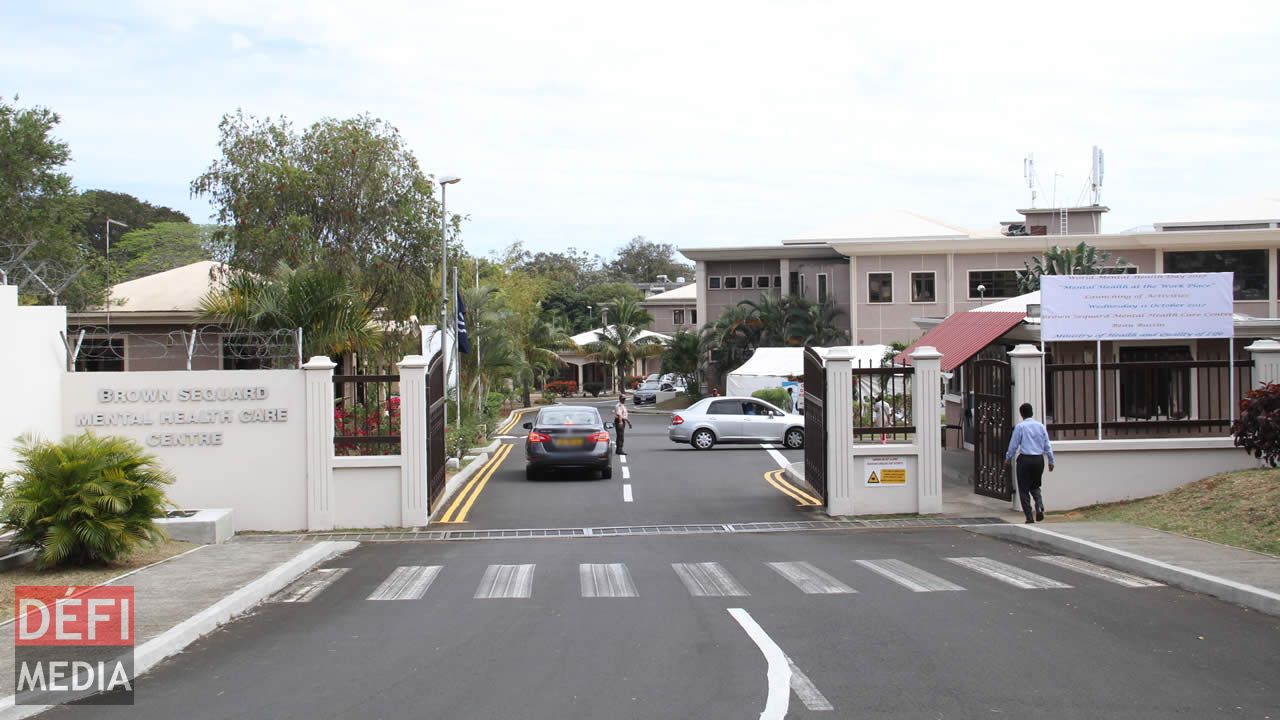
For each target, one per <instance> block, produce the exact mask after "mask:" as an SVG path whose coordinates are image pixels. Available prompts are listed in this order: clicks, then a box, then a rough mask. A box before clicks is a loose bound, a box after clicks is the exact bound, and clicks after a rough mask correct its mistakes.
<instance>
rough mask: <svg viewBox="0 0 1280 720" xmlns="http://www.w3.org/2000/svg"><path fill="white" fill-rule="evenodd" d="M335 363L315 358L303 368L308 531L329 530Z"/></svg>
mask: <svg viewBox="0 0 1280 720" xmlns="http://www.w3.org/2000/svg"><path fill="white" fill-rule="evenodd" d="M335 367H337V363H335V362H334V361H332V360H330V359H329V358H327V357H325V356H323V355H317V356H315V357H313V358H311V359H310V360H308V361H307V364H305V365H303V366H302V370H303V374H304V376H305V378H306V398H307V415H306V423H307V425H306V432H307V529H308V530H332V529H333V526H334V512H333V369H334V368H335Z"/></svg>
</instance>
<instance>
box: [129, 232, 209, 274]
mask: <svg viewBox="0 0 1280 720" xmlns="http://www.w3.org/2000/svg"><path fill="white" fill-rule="evenodd" d="M212 237H213V226H211V225H193V224H192V223H184V222H162V223H156V224H154V225H151V226H150V227H145V228H142V229H141V230H130V231H129V232H127V233H125V234H124V235H122V236H121V237H120V240H119V241H118V242H113V243H112V246H113V250H112V253H111V264H112V265H113V266H114V267H116V268H119V271H118V277H117V278H116V280H117V282H123V281H126V280H133V279H134V278H140V277H145V276H147V275H154V274H156V273H158V272H164V271H165V270H172V269H174V268H178V267H182V266H183V265H190V264H191V263H194V262H200V261H201V260H208V259H209V258H210V257H212V253H211V252H210V249H209V243H210V241H211V239H212Z"/></svg>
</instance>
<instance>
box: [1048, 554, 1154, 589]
mask: <svg viewBox="0 0 1280 720" xmlns="http://www.w3.org/2000/svg"><path fill="white" fill-rule="evenodd" d="M1035 559H1036V560H1039V561H1040V562H1046V563H1049V564H1050V565H1057V566H1058V567H1062V568H1066V569H1068V570H1074V571H1076V572H1078V573H1082V574H1084V575H1089V576H1091V577H1096V578H1101V579H1103V580H1106V581H1107V582H1112V583H1115V584H1116V585H1123V586H1124V587H1127V588H1144V587H1164V583H1158V582H1156V581H1155V580H1148V579H1146V578H1144V577H1138V576H1137V575H1130V574H1129V573H1127V572H1121V571H1119V570H1112V569H1111V568H1109V567H1102V566H1101V565H1094V564H1093V563H1091V562H1088V561H1086V560H1077V559H1076V558H1073V557H1067V556H1065V555H1037V556H1036V558H1035Z"/></svg>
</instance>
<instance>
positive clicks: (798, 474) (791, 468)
mask: <svg viewBox="0 0 1280 720" xmlns="http://www.w3.org/2000/svg"><path fill="white" fill-rule="evenodd" d="M797 468H799V469H797ZM783 470H784V471H785V472H786V473H787V477H788V478H790V479H791V481H792V482H797V483H801V484H805V481H804V461H803V460H801V461H800V462H793V463H791V464H789V465H787V466H786V467H785V468H783ZM805 487H808V485H807V484H805Z"/></svg>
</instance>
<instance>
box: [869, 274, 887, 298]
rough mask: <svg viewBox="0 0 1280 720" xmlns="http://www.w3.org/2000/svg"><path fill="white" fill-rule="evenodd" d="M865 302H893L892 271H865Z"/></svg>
mask: <svg viewBox="0 0 1280 720" xmlns="http://www.w3.org/2000/svg"><path fill="white" fill-rule="evenodd" d="M867 302H869V303H891V302H893V273H891V272H873V273H867Z"/></svg>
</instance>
